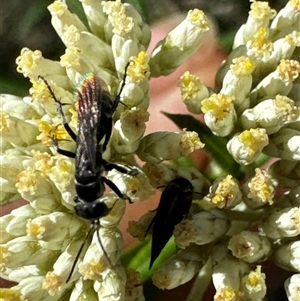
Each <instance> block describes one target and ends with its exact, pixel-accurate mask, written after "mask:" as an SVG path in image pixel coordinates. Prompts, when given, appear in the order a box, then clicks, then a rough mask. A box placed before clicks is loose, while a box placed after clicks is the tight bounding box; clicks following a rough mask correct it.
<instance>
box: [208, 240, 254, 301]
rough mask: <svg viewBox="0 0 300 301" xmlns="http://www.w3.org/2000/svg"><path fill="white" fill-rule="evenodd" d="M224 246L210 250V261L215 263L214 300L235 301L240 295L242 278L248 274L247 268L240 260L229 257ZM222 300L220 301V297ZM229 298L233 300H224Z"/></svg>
mask: <svg viewBox="0 0 300 301" xmlns="http://www.w3.org/2000/svg"><path fill="white" fill-rule="evenodd" d="M227 251H228V249H226V248H224V246H217V247H216V248H214V249H213V250H212V260H213V262H215V265H214V268H213V274H212V281H213V284H214V287H215V289H216V295H215V298H216V296H218V297H219V298H220V299H216V300H235V298H237V297H238V296H239V294H240V292H239V289H240V283H241V280H242V277H243V276H244V275H246V274H248V273H249V270H250V269H249V266H248V264H246V263H245V262H244V261H242V260H238V259H236V258H234V257H233V256H232V255H230V254H229V253H228V252H227ZM221 296H223V298H224V299H222V297H221ZM225 296H229V297H230V296H231V297H232V298H233V299H230V298H228V299H226V298H225Z"/></svg>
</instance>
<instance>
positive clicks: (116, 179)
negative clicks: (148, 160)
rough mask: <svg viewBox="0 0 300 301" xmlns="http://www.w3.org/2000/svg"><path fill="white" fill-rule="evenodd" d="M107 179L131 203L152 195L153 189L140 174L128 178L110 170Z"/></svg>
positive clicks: (145, 177)
mask: <svg viewBox="0 0 300 301" xmlns="http://www.w3.org/2000/svg"><path fill="white" fill-rule="evenodd" d="M107 178H109V179H110V180H111V181H112V182H113V183H115V184H116V185H117V186H118V188H119V189H120V191H121V192H123V193H124V194H125V195H126V196H128V197H129V198H130V201H131V202H136V201H144V200H146V199H148V198H149V197H150V196H151V195H152V194H153V193H154V188H153V187H152V186H151V185H150V182H149V180H148V178H147V176H146V175H145V174H144V173H142V172H139V173H138V174H137V175H135V176H130V175H127V174H122V173H120V172H116V171H115V170H112V171H109V172H108V174H107Z"/></svg>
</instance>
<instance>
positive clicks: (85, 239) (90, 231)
mask: <svg viewBox="0 0 300 301" xmlns="http://www.w3.org/2000/svg"><path fill="white" fill-rule="evenodd" d="M94 228H95V223H92V224H90V229H89V231H88V232H87V233H86V235H85V238H84V240H83V242H82V244H81V246H80V248H79V250H78V252H77V255H76V258H75V260H74V263H73V265H72V268H71V271H70V274H69V276H68V278H67V280H66V283H68V282H69V281H70V279H71V277H72V274H73V272H74V270H75V266H76V264H77V262H78V259H79V256H80V254H81V252H82V250H83V247H84V245H85V244H86V242H87V240H88V238H89V236H90V235H91V233H92V230H94Z"/></svg>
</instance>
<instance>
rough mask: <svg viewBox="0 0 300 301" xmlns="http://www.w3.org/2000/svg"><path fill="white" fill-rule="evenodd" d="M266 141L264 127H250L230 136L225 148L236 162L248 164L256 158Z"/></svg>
mask: <svg viewBox="0 0 300 301" xmlns="http://www.w3.org/2000/svg"><path fill="white" fill-rule="evenodd" d="M268 142H269V139H268V135H267V134H266V130H265V129H261V128H256V129H250V130H246V131H244V132H242V133H241V134H239V135H236V136H234V137H233V138H231V139H230V140H229V141H228V143H227V149H228V151H229V153H230V154H231V155H232V156H233V158H234V160H235V161H236V162H238V163H240V164H244V165H248V164H251V163H252V162H254V161H255V160H256V158H257V157H258V156H259V155H260V153H261V151H262V149H263V148H264V147H265V146H266V145H267V144H268Z"/></svg>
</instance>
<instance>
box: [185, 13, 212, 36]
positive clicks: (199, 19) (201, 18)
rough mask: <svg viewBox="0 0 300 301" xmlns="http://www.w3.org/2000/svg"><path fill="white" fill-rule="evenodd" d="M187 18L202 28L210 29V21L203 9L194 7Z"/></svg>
mask: <svg viewBox="0 0 300 301" xmlns="http://www.w3.org/2000/svg"><path fill="white" fill-rule="evenodd" d="M187 19H188V20H189V21H190V22H191V23H192V24H193V25H194V26H197V27H198V28H199V29H201V30H203V31H204V30H205V31H206V30H208V29H209V21H208V18H207V17H206V15H205V14H204V12H203V11H202V10H199V9H193V10H190V11H189V12H188V16H187Z"/></svg>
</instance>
